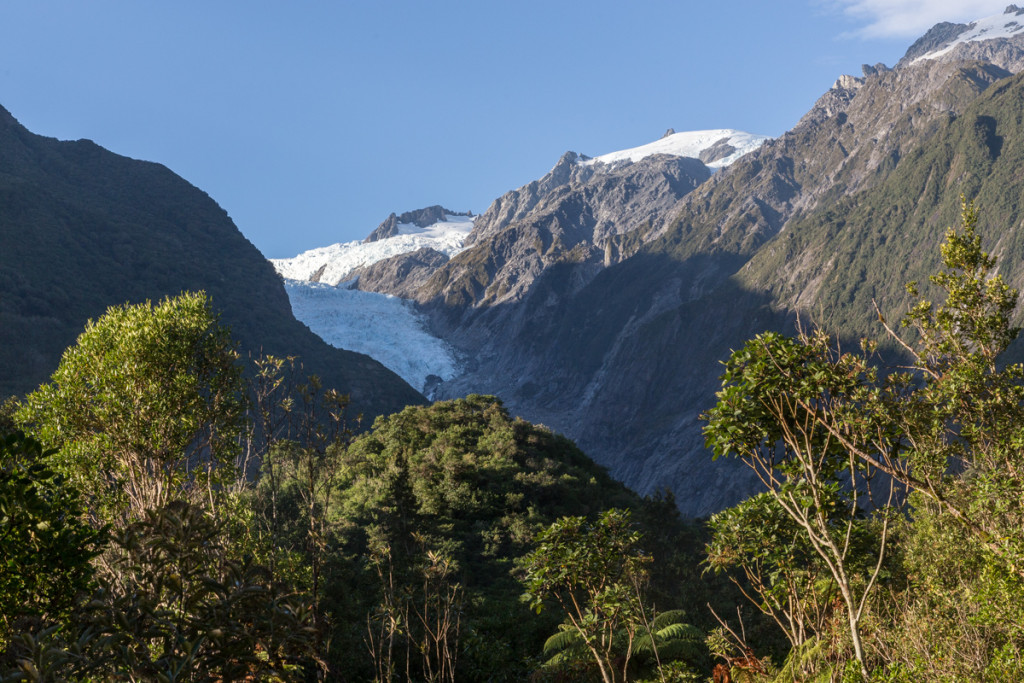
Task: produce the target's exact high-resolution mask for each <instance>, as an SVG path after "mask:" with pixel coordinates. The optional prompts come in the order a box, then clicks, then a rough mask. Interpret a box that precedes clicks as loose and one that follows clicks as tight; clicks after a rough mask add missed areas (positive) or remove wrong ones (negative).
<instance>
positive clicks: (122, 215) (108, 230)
mask: <svg viewBox="0 0 1024 683" xmlns="http://www.w3.org/2000/svg"><path fill="white" fill-rule="evenodd" d="M200 289H201V290H205V291H206V292H207V293H208V294H209V295H210V296H211V297H212V299H213V303H214V306H215V308H216V309H217V311H218V312H219V313H220V314H221V316H222V321H223V322H225V323H226V324H227V325H229V326H230V327H231V330H232V333H233V335H234V337H235V338H236V339H237V340H238V341H239V342H240V344H241V350H242V352H243V353H248V352H254V353H258V352H260V351H261V350H262V351H263V352H265V353H270V354H275V355H296V356H299V357H301V359H302V360H303V363H304V366H305V369H306V371H307V372H315V373H316V374H318V375H320V376H321V378H322V379H323V380H324V381H325V384H326V385H327V386H334V387H337V388H338V389H340V390H342V391H345V392H350V393H351V394H352V398H353V404H354V408H355V409H356V410H357V411H362V412H364V413H366V414H367V415H376V414H381V413H388V412H392V411H395V410H398V409H400V408H402V407H403V406H405V405H407V404H411V403H422V402H423V400H424V399H423V397H422V396H421V395H420V394H418V393H417V392H416V391H414V390H413V389H412V388H411V387H410V386H408V385H407V384H406V383H405V382H403V381H402V380H401V379H400V378H399V377H398V376H397V375H395V374H394V373H392V372H390V371H389V370H387V369H386V368H384V366H382V365H380V364H379V363H377V362H376V361H374V360H372V359H371V358H369V357H367V356H364V355H362V354H357V353H352V352H348V351H341V350H337V349H333V348H331V347H329V346H328V345H327V344H325V343H323V342H322V341H321V340H320V339H319V338H318V337H316V336H315V335H314V334H313V333H312V332H310V331H309V329H308V328H306V327H305V326H304V325H302V324H301V323H299V322H298V321H296V320H295V318H294V317H293V316H292V313H291V307H290V305H289V303H288V298H287V295H286V294H285V291H284V287H283V286H282V284H281V281H280V278H278V276H277V274H276V273H275V272H274V270H273V268H272V267H271V266H270V264H269V263H268V262H267V261H266V259H264V258H263V256H262V255H261V254H260V253H259V251H258V250H257V249H256V248H255V247H254V246H253V245H252V244H251V243H250V242H249V241H248V240H247V239H245V237H244V236H243V235H242V234H241V233H240V232H239V231H238V229H237V228H236V227H235V225H234V223H232V221H231V219H230V218H229V217H228V215H227V213H225V211H224V210H223V209H221V208H220V207H219V206H218V205H217V204H216V202H214V201H213V200H212V199H211V198H210V197H209V196H208V195H206V194H205V193H204V192H202V191H201V190H199V189H197V188H195V187H193V186H192V185H190V184H189V183H188V182H186V181H185V180H183V179H182V178H180V177H178V176H177V175H175V174H174V173H172V172H171V171H170V170H168V169H167V168H165V167H164V166H161V165H159V164H155V163H149V162H142V161H136V160H133V159H128V158H126V157H122V156H118V155H116V154H113V153H112V152H109V151H107V150H105V149H103V148H102V147H99V146H98V145H96V144H94V143H92V142H90V141H88V140H80V141H77V142H61V141H58V140H55V139H51V138H45V137H41V136H38V135H34V134H33V133H31V132H29V131H28V130H26V129H25V128H24V127H23V126H21V125H20V124H19V123H18V122H17V121H16V120H15V119H14V117H13V116H11V115H10V113H8V112H7V111H6V110H5V109H3V108H2V107H0V395H8V394H20V393H23V392H26V391H29V390H31V389H33V388H35V387H36V386H37V385H38V384H39V383H40V382H42V381H44V380H46V379H47V378H48V376H49V374H50V373H51V372H52V371H53V370H54V369H55V368H56V366H57V362H58V360H59V359H60V354H61V353H62V352H63V350H64V349H65V348H66V347H67V346H69V345H70V344H72V343H73V342H74V341H75V338H76V337H77V335H78V334H79V333H80V332H81V330H82V328H83V326H84V325H85V323H86V321H87V320H88V319H89V318H96V317H98V316H100V315H101V314H102V313H103V312H104V311H105V310H106V309H107V307H109V306H112V305H117V304H122V303H125V302H132V303H136V302H141V301H145V300H146V299H150V300H154V301H155V300H158V299H161V298H163V297H165V296H168V295H175V294H178V293H179V292H181V291H183V290H200Z"/></svg>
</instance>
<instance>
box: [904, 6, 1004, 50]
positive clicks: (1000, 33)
mask: <svg viewBox="0 0 1024 683" xmlns="http://www.w3.org/2000/svg"><path fill="white" fill-rule="evenodd" d="M1022 32H1024V9H1021V8H1019V7H1017V6H1016V5H1010V6H1009V7H1007V8H1006V10H1005V11H1004V12H1003V13H1002V14H995V15H993V16H991V17H985V18H984V19H978V20H977V21H974V22H971V24H969V25H968V26H967V28H966V29H964V31H963V32H962V33H960V35H958V36H956V37H955V38H953V39H952V40H951V41H950V42H949V43H947V44H946V45H944V46H942V47H941V48H939V49H937V50H932V51H931V52H928V53H926V54H923V55H921V56H919V57H917V58H916V59H914V61H913V62H911V64H916V63H917V62H920V61H921V60H923V59H937V58H938V57H941V56H942V55H944V54H947V53H948V52H950V51H951V50H952V49H953V48H955V47H956V46H957V45H961V44H963V43H972V42H977V41H981V40H993V39H996V38H1012V37H1013V36H1016V35H1021V34H1022Z"/></svg>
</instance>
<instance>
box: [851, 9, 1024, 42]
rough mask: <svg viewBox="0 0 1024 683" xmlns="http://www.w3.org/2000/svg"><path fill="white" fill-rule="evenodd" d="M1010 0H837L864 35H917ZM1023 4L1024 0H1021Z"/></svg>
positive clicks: (970, 18) (979, 14)
mask: <svg viewBox="0 0 1024 683" xmlns="http://www.w3.org/2000/svg"><path fill="white" fill-rule="evenodd" d="M1010 1H1011V0H836V2H835V4H836V6H837V7H838V8H839V9H841V10H842V12H843V13H844V14H846V15H848V16H849V17H851V18H852V19H854V20H855V21H857V22H858V23H863V24H864V25H863V27H862V28H860V29H859V30H858V31H857V33H858V34H859V35H861V36H863V37H865V38H908V37H909V38H916V37H918V36H920V35H922V34H923V33H924V32H925V31H927V30H928V29H930V28H931V27H932V26H934V25H935V24H937V23H939V22H942V21H951V22H960V23H968V22H970V21H973V20H975V19H981V18H983V17H988V16H992V15H993V14H999V13H1000V12H1002V11H1003V10H1004V9H1005V8H1006V6H1007V5H1008V4H1010ZM1019 4H1020V5H1022V6H1024V2H1020V3H1019Z"/></svg>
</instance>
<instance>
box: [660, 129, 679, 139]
mask: <svg viewBox="0 0 1024 683" xmlns="http://www.w3.org/2000/svg"><path fill="white" fill-rule="evenodd" d="M675 134H676V129H675V128H669V129H668V130H666V131H665V134H664V135H662V136H661V139H662V140H664V139H665V138H667V137H668V136H670V135H675Z"/></svg>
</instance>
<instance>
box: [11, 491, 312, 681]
mask: <svg viewBox="0 0 1024 683" xmlns="http://www.w3.org/2000/svg"><path fill="white" fill-rule="evenodd" d="M235 554H236V553H235V552H234V548H232V539H231V538H230V537H229V536H228V535H227V533H226V524H225V522H223V521H217V520H215V519H214V518H213V517H212V516H211V515H210V514H209V513H208V512H207V511H205V510H204V509H203V508H202V507H201V506H197V505H192V504H190V503H188V502H185V501H172V502H171V503H169V504H168V505H166V506H164V507H163V508H160V509H158V510H147V511H146V512H145V514H144V516H143V519H141V520H138V521H135V522H132V523H131V524H129V525H128V526H127V527H125V528H124V529H121V530H119V531H117V532H116V533H115V534H114V538H113V548H112V550H111V552H109V553H108V557H107V560H108V561H107V563H106V566H105V567H104V568H103V569H102V570H101V571H100V572H99V574H98V576H97V584H98V586H97V588H96V590H95V591H94V592H93V593H92V594H91V595H89V596H88V598H89V599H88V600H83V601H80V603H79V604H78V605H77V607H76V609H75V611H74V613H73V614H71V615H69V618H68V619H67V621H66V623H64V624H62V627H61V629H59V630H49V631H45V632H42V633H38V634H29V635H27V636H26V637H22V638H21V639H19V640H18V641H17V642H16V643H15V644H14V645H15V647H14V649H15V652H14V654H15V659H16V661H17V666H18V669H19V670H20V674H21V675H20V676H19V675H18V674H17V673H15V674H14V676H12V678H10V679H6V678H3V680H23V679H24V678H28V679H29V680H126V681H164V682H166V683H184V682H185V681H189V682H192V683H199V682H202V683H212V682H213V681H238V680H260V681H264V680H265V681H300V680H306V679H307V674H308V673H309V671H310V669H311V667H312V666H313V664H314V662H313V661H312V641H313V633H314V631H315V629H314V628H313V627H312V625H311V624H310V623H309V621H310V616H309V609H308V608H309V604H308V602H307V601H306V600H305V599H304V598H303V596H301V595H297V594H296V593H294V591H293V590H292V589H291V588H290V586H288V585H286V584H282V583H281V582H278V581H275V580H274V579H273V578H272V576H271V574H270V571H269V570H268V569H267V568H266V567H265V566H262V565H260V564H258V563H256V562H254V561H253V560H252V558H249V557H243V558H237V557H234V555H235ZM3 674H4V672H3V671H0V677H2V676H3Z"/></svg>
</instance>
